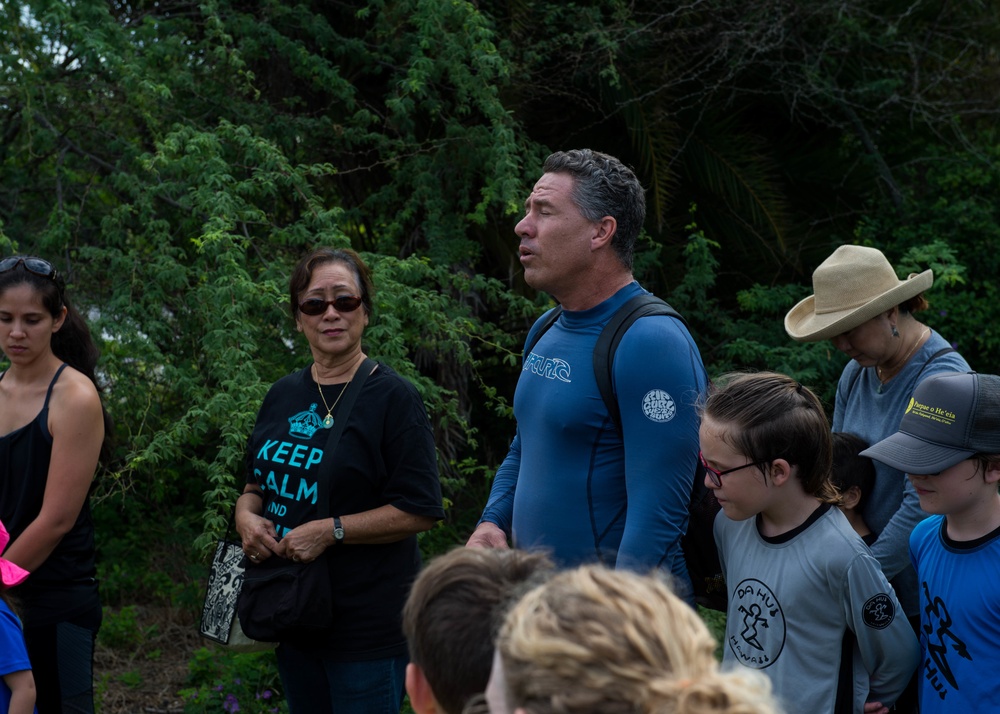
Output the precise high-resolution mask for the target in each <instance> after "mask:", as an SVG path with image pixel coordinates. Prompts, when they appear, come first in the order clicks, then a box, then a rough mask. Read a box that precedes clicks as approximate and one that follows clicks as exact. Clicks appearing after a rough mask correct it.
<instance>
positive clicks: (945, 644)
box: [862, 372, 1000, 714]
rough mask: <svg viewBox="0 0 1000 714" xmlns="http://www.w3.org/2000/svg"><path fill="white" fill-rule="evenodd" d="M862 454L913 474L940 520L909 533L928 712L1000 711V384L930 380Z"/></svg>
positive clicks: (990, 378)
mask: <svg viewBox="0 0 1000 714" xmlns="http://www.w3.org/2000/svg"><path fill="white" fill-rule="evenodd" d="M862 454H863V455H865V456H870V457H871V458H873V459H876V460H878V461H881V462H883V463H885V464H888V465H889V466H892V467H893V468H897V469H900V470H902V471H904V472H905V473H906V474H907V477H908V478H909V479H910V482H911V483H912V484H913V486H914V488H916V491H917V495H918V496H919V498H920V507H921V508H922V509H923V510H924V511H926V512H927V513H930V514H933V515H931V517H929V518H927V519H926V520H924V521H923V522H921V523H919V524H918V525H917V527H916V528H914V530H913V533H912V534H911V535H910V558H911V559H912V560H913V564H914V566H915V567H916V570H917V580H918V582H919V586H920V648H921V666H920V671H919V672H918V677H919V695H920V711H921V714H945V713H946V712H962V711H991V712H995V711H1000V679H998V678H997V676H996V672H997V666H998V665H1000V616H998V615H997V613H998V612H1000V493H998V491H997V484H998V483H1000V377H997V376H995V375H991V374H976V373H972V372H969V373H955V374H939V375H934V376H931V377H928V378H927V379H926V380H924V381H923V382H921V383H920V384H919V385H918V386H917V388H916V390H915V391H914V394H913V397H912V398H911V399H910V403H909V405H908V406H907V408H906V413H905V414H904V416H903V419H902V422H901V423H900V426H899V431H898V432H897V433H895V434H893V435H892V436H890V437H888V438H887V439H884V440H882V441H880V442H879V443H877V444H875V445H874V446H873V447H871V448H870V449H867V450H865V451H864V452H862Z"/></svg>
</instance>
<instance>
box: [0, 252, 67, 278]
mask: <svg viewBox="0 0 1000 714" xmlns="http://www.w3.org/2000/svg"><path fill="white" fill-rule="evenodd" d="M21 264H23V265H24V269H25V270H27V271H28V272H29V273H34V274H35V275H41V276H42V277H43V278H49V279H50V280H55V279H56V269H55V268H53V267H52V263H50V262H49V261H47V260H42V259H41V258H32V257H31V256H24V255H12V256H10V257H9V258H4V259H3V260H0V273H6V272H7V271H8V270H13V269H14V268H16V267H17V266H18V265H21Z"/></svg>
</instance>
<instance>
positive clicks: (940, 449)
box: [861, 372, 1000, 474]
mask: <svg viewBox="0 0 1000 714" xmlns="http://www.w3.org/2000/svg"><path fill="white" fill-rule="evenodd" d="M975 454H1000V377H998V376H997V375H994V374H977V373H976V372H951V373H945V374H935V375H932V376H930V377H928V378H927V379H925V380H924V381H923V382H921V383H920V384H918V385H917V388H916V390H915V391H914V392H913V396H912V397H911V398H910V402H909V404H907V405H906V412H905V413H904V414H903V420H902V421H901V422H900V424H899V431H897V432H896V433H895V434H893V435H892V436H890V437H888V438H886V439H883V440H882V441H880V442H878V443H877V444H875V445H874V446H871V447H869V448H867V449H865V450H864V451H862V452H861V455H862V456H869V457H871V458H873V459H875V460H876V461H881V462H882V463H884V464H888V465H889V466H892V467H893V468H896V469H899V470H900V471H903V472H905V473H909V474H936V473H939V472H941V471H943V470H944V469H946V468H948V467H950V466H954V465H955V464H957V463H959V462H960V461H964V460H965V459H968V458H969V457H971V456H973V455H975Z"/></svg>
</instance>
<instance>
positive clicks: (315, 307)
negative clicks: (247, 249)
mask: <svg viewBox="0 0 1000 714" xmlns="http://www.w3.org/2000/svg"><path fill="white" fill-rule="evenodd" d="M0 265H2V263H0ZM361 302H362V300H361V298H360V297H359V296H358V295H340V296H338V297H335V298H334V299H333V300H321V299H320V298H309V299H308V300H303V301H302V302H300V303H299V312H301V313H302V314H303V315H313V316H315V315H322V314H323V313H324V312H326V309H327V308H328V307H330V306H331V305H333V309H334V310H336V311H337V312H354V311H355V310H357V309H358V308H359V307H361Z"/></svg>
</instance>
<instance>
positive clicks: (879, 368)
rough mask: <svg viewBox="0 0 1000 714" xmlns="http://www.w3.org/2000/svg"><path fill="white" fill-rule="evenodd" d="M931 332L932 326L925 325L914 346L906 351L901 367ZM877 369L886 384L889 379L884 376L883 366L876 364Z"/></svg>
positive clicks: (879, 376) (881, 379)
mask: <svg viewBox="0 0 1000 714" xmlns="http://www.w3.org/2000/svg"><path fill="white" fill-rule="evenodd" d="M930 333H931V328H929V327H925V328H924V331H923V332H921V333H920V337H918V338H917V340H916V342H914V343H913V346H912V347H910V351H909V352H907V353H906V356H905V357H903V361H902V362H900V363H899V364H900V367H902V365H905V364H906V361H907V360H908V359H910V357H911V356H912V355H913V353H914V352H916V350H917V345H919V344H920V342H921V341H922V340H923V339H924V338H925V337H927V335H929V334H930ZM875 371H876V372H877V373H878V378H879V381H880V382H882V384H885V383H886V382H887V381H889V380H888V379H887V378H885V377H883V376H882V368H881V367H880V366H878V365H875Z"/></svg>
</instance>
